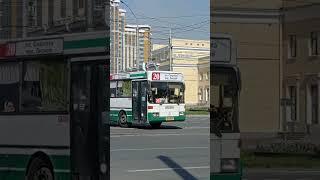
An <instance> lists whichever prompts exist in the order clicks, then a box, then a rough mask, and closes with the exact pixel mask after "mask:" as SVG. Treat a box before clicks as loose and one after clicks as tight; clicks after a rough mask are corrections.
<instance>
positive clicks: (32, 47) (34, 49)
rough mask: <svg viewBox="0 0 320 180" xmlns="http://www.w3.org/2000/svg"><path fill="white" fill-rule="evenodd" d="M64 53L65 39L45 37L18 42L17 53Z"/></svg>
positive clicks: (22, 54)
mask: <svg viewBox="0 0 320 180" xmlns="http://www.w3.org/2000/svg"><path fill="white" fill-rule="evenodd" d="M60 53H63V39H43V40H35V41H23V42H17V43H16V55H18V56H30V55H42V54H60Z"/></svg>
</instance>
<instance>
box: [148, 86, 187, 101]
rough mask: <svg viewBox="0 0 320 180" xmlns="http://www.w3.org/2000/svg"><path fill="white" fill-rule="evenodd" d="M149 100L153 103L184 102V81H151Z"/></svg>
mask: <svg viewBox="0 0 320 180" xmlns="http://www.w3.org/2000/svg"><path fill="white" fill-rule="evenodd" d="M149 102H150V103H153V104H180V103H181V104H182V103H184V84H183V83H182V82H151V91H150V93H149Z"/></svg>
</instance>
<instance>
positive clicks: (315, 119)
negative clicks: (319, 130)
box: [311, 85, 319, 124]
mask: <svg viewBox="0 0 320 180" xmlns="http://www.w3.org/2000/svg"><path fill="white" fill-rule="evenodd" d="M318 88H319V87H318V85H312V86H311V112H312V115H311V119H312V124H319V111H318V109H319V108H318V107H319V91H318Z"/></svg>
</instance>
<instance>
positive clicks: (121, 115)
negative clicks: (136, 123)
mask: <svg viewBox="0 0 320 180" xmlns="http://www.w3.org/2000/svg"><path fill="white" fill-rule="evenodd" d="M119 125H120V127H122V128H127V127H129V125H128V118H127V115H126V113H125V112H124V111H120V113H119Z"/></svg>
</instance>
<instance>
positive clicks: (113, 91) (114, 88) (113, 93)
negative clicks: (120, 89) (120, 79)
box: [110, 81, 117, 97]
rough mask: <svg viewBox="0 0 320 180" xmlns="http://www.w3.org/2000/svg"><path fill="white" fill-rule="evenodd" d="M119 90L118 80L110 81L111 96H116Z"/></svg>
mask: <svg viewBox="0 0 320 180" xmlns="http://www.w3.org/2000/svg"><path fill="white" fill-rule="evenodd" d="M116 92H117V82H116V81H111V82H110V97H116Z"/></svg>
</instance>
